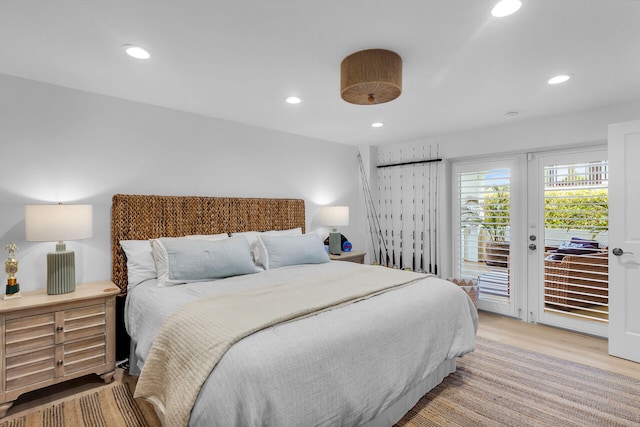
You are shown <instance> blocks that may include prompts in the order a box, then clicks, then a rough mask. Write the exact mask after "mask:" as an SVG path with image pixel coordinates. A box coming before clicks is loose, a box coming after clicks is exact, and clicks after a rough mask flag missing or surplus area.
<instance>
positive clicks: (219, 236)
mask: <svg viewBox="0 0 640 427" xmlns="http://www.w3.org/2000/svg"><path fill="white" fill-rule="evenodd" d="M184 237H185V239H198V240H211V241H212V242H215V241H218V240H225V239H228V238H229V235H228V234H227V233H220V234H190V235H188V236H184Z"/></svg>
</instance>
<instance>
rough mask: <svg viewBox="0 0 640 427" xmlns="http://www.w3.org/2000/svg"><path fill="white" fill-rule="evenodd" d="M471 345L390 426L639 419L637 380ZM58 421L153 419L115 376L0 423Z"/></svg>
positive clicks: (480, 342) (102, 423)
mask: <svg viewBox="0 0 640 427" xmlns="http://www.w3.org/2000/svg"><path fill="white" fill-rule="evenodd" d="M476 347H477V350H476V351H475V352H473V353H471V354H468V355H466V356H464V357H463V358H461V359H458V369H457V371H456V372H454V373H453V374H451V375H449V376H448V377H447V378H445V380H444V381H443V383H442V384H440V385H439V386H438V387H436V388H435V389H433V390H432V391H431V392H429V393H428V394H427V395H426V396H425V397H423V398H422V399H421V400H420V401H419V402H418V403H417V404H416V406H415V407H414V408H413V409H411V410H410V411H409V412H408V413H407V414H406V415H405V416H404V418H403V419H402V420H401V421H400V422H399V423H398V424H397V425H396V426H398V427H410V426H417V427H426V426H435V427H440V426H442V427H444V426H447V427H456V426H460V427H472V426H473V427H476V426H518V427H525V426H553V427H558V426H568V427H571V426H576V427H578V426H580V427H585V426H594V427H595V426H597V427H605V426H640V380H636V379H633V378H629V377H625V376H622V375H618V374H614V373H611V372H608V371H603V370H600V369H596V368H591V367H588V366H584V365H580V364H577V363H572V362H569V361H566V360H562V359H557V358H554V357H550V356H545V355H543V354H540V353H535V352H532V351H528V350H524V349H522V348H518V347H512V346H509V345H505V344H500V343H498V342H496V341H491V340H487V339H483V338H477V342H476ZM62 426H66V427H69V426H73V427H76V426H87V427H89V426H91V427H112V426H114V427H115V426H118V427H120V426H125V427H159V426H160V422H159V420H158V418H157V417H156V415H155V413H154V411H153V408H152V407H151V405H149V404H148V403H146V402H144V401H140V400H139V399H134V398H133V396H132V394H131V392H130V390H129V387H128V385H126V384H123V383H117V382H116V383H112V384H110V385H107V386H104V387H101V388H100V389H99V390H98V391H88V392H86V393H82V394H79V395H76V396H74V397H72V398H68V399H67V400H63V401H59V402H53V403H52V404H50V405H43V406H41V407H38V408H34V410H33V411H30V412H28V413H27V414H26V415H22V416H20V415H17V416H13V417H12V416H9V417H7V418H5V419H3V420H0V427H62Z"/></svg>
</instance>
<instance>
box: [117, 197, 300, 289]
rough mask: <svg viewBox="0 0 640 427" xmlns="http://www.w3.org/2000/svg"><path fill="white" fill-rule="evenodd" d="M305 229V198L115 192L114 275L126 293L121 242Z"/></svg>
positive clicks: (125, 273)
mask: <svg viewBox="0 0 640 427" xmlns="http://www.w3.org/2000/svg"><path fill="white" fill-rule="evenodd" d="M297 227H301V228H302V232H303V233H304V231H305V212H304V200H302V199H258V198H232V197H197V196H141V195H126V194H116V195H114V196H113V198H112V201H111V277H112V280H113V282H114V283H115V284H116V286H118V287H119V288H120V289H121V290H122V295H125V294H126V293H127V263H126V258H125V255H124V251H123V250H122V247H121V246H120V240H144V239H155V238H158V237H180V236H186V235H189V234H216V233H235V232H240V231H263V230H287V229H290V228H297Z"/></svg>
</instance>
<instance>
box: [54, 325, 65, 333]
mask: <svg viewBox="0 0 640 427" xmlns="http://www.w3.org/2000/svg"><path fill="white" fill-rule="evenodd" d="M63 330H64V328H63V327H62V326H58V327H57V328H56V331H58V332H62V331H63Z"/></svg>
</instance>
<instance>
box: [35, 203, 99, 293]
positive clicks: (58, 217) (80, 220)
mask: <svg viewBox="0 0 640 427" xmlns="http://www.w3.org/2000/svg"><path fill="white" fill-rule="evenodd" d="M24 213H25V215H24V222H25V231H26V237H27V241H29V242H58V243H57V244H56V251H55V252H49V253H48V254H47V294H49V295H57V294H66V293H68V292H73V291H75V290H76V266H75V264H76V263H75V253H74V252H73V251H71V250H69V251H68V250H67V247H66V245H65V244H64V242H63V241H64V240H79V239H88V238H89V237H91V236H92V235H93V206H91V205H63V204H58V205H26V206H25V210H24Z"/></svg>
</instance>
